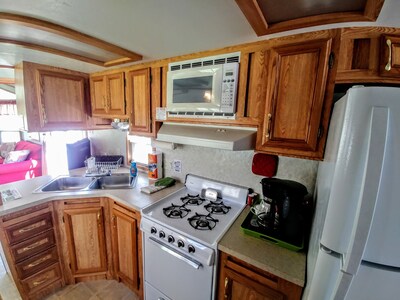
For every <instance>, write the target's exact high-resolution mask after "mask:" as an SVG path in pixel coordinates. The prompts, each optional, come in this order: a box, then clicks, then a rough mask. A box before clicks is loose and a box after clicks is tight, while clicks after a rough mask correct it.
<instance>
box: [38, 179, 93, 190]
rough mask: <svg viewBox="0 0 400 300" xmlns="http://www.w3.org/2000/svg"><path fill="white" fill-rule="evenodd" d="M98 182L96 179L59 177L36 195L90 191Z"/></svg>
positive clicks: (41, 188) (44, 186)
mask: <svg viewBox="0 0 400 300" xmlns="http://www.w3.org/2000/svg"><path fill="white" fill-rule="evenodd" d="M95 182H96V178H90V177H69V176H61V177H57V178H55V179H53V180H51V181H50V182H48V183H46V184H45V185H43V186H41V187H40V188H38V189H36V190H35V191H34V192H35V193H40V192H69V191H82V190H88V189H89V187H90V186H91V185H93V184H94V183H95Z"/></svg>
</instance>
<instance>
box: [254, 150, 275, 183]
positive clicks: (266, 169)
mask: <svg viewBox="0 0 400 300" xmlns="http://www.w3.org/2000/svg"><path fill="white" fill-rule="evenodd" d="M277 168H278V156H276V155H269V154H263V153H256V154H254V156H253V163H252V166H251V171H252V172H253V174H256V175H261V176H265V177H273V176H275V175H276V170H277Z"/></svg>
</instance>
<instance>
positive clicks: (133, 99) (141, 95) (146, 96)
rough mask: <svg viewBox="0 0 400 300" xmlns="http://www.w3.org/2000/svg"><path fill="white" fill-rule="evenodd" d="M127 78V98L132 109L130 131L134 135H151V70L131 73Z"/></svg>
mask: <svg viewBox="0 0 400 300" xmlns="http://www.w3.org/2000/svg"><path fill="white" fill-rule="evenodd" d="M126 78H127V79H126V81H127V83H126V98H127V101H128V102H129V103H130V107H131V112H130V126H129V130H130V132H131V133H133V134H135V133H139V134H143V133H148V134H150V133H151V132H152V131H151V122H152V119H151V115H152V112H151V97H150V69H149V68H146V69H141V70H133V71H129V72H127V74H126Z"/></svg>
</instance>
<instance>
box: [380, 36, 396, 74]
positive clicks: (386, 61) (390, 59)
mask: <svg viewBox="0 0 400 300" xmlns="http://www.w3.org/2000/svg"><path fill="white" fill-rule="evenodd" d="M381 40H382V42H381V56H380V75H382V76H390V77H400V35H397V36H393V35H383V36H382V39H381Z"/></svg>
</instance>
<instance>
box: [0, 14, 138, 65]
mask: <svg viewBox="0 0 400 300" xmlns="http://www.w3.org/2000/svg"><path fill="white" fill-rule="evenodd" d="M0 22H6V23H15V24H19V25H22V26H26V27H29V28H34V29H38V30H43V31H45V32H50V33H53V34H57V35H59V36H63V37H65V38H69V39H71V40H75V41H78V42H80V43H85V44H88V45H91V46H94V47H97V48H99V49H102V50H105V51H109V52H112V53H115V54H118V55H121V56H123V57H122V58H120V59H121V60H123V61H124V62H123V63H126V62H134V61H139V60H142V59H143V56H142V55H140V54H138V53H135V52H133V51H130V50H127V49H124V48H122V47H119V46H116V45H114V44H111V43H108V42H106V41H103V40H101V39H98V38H95V37H92V36H90V35H87V34H85V33H82V32H79V31H76V30H74V29H70V28H67V27H64V26H61V25H57V24H54V23H51V22H48V21H44V20H39V19H36V18H33V17H28V16H21V15H17V14H11V13H0ZM22 43H24V42H22ZM31 45H33V44H31ZM37 46H40V45H37ZM40 47H42V46H40ZM47 48H48V49H52V48H49V47H47ZM54 50H56V49H54ZM60 51H62V50H60ZM46 52H47V51H46ZM64 52H65V53H67V52H66V51H64ZM71 55H76V54H73V53H71ZM64 56H65V55H64ZM78 56H80V55H78ZM81 57H82V58H85V59H86V60H83V61H86V62H88V61H87V59H91V58H89V57H86V56H81ZM75 59H78V58H75ZM79 60H82V59H79ZM95 61H96V60H95ZM112 61H116V60H112ZM106 63H107V62H105V63H103V65H102V66H105V64H106ZM96 64H97V63H96Z"/></svg>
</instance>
